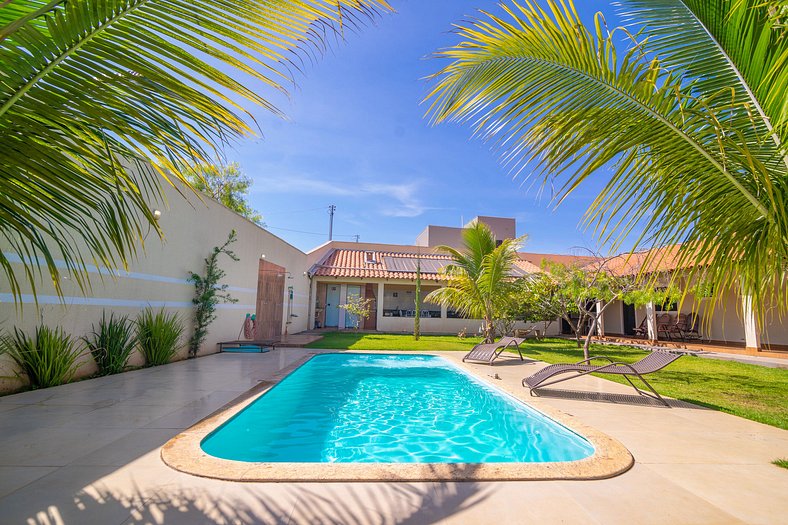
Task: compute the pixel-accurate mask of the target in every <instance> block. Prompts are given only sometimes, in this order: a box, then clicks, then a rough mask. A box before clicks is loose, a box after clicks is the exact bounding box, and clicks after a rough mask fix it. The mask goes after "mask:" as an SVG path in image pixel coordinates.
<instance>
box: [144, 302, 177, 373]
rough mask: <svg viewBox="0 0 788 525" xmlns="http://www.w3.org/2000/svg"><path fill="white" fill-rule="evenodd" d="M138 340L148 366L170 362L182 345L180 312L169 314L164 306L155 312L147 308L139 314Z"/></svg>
mask: <svg viewBox="0 0 788 525" xmlns="http://www.w3.org/2000/svg"><path fill="white" fill-rule="evenodd" d="M136 325H137V341H138V343H139V345H140V350H142V355H143V356H144V357H145V364H146V365H147V366H158V365H165V364H167V363H169V362H170V361H171V360H172V358H173V357H175V354H176V353H177V352H178V349H179V348H180V346H181V336H182V335H183V331H184V329H183V324H182V323H181V320H180V318H179V317H178V314H176V313H172V314H168V313H167V312H165V311H164V309H163V308H162V309H161V310H159V311H158V312H154V311H153V309H152V308H150V307H148V308H145V309H144V310H143V311H142V312H140V314H139V316H137V322H136Z"/></svg>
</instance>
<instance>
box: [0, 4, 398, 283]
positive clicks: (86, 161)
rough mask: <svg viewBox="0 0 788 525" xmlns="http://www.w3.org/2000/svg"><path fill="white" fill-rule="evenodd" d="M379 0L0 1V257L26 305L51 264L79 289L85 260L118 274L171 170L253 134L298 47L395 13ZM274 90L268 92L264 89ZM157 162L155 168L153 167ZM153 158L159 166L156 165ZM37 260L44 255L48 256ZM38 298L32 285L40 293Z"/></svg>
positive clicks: (202, 160) (307, 49) (55, 276)
mask: <svg viewBox="0 0 788 525" xmlns="http://www.w3.org/2000/svg"><path fill="white" fill-rule="evenodd" d="M389 9H390V7H389V6H388V4H387V3H386V2H385V0H362V1H357V0H291V1H288V2H270V1H268V0H203V1H200V2H191V1H186V0H170V1H166V2H164V1H158V0H156V1H153V0H68V1H67V0H52V1H47V2H43V1H41V0H2V1H0V72H2V73H0V196H2V198H1V199H0V238H3V239H4V240H5V241H7V242H8V243H9V244H10V248H9V250H6V252H8V251H10V252H12V253H14V254H15V255H18V256H19V257H21V258H22V264H23V267H22V269H21V271H20V269H19V267H18V266H17V265H16V264H12V263H11V262H10V259H9V258H8V257H7V256H6V255H4V253H2V252H0V268H2V271H3V273H4V274H5V276H6V278H7V279H8V281H9V282H10V289H11V292H12V293H13V294H14V296H15V297H17V298H18V296H19V294H20V293H21V292H20V286H21V284H20V281H24V282H27V283H29V284H30V285H31V286H35V283H36V281H37V279H38V278H39V277H40V275H39V271H38V269H39V265H40V266H42V267H45V268H46V270H45V272H46V273H48V276H47V277H51V282H52V284H53V285H54V286H55V289H56V291H57V293H59V294H60V293H62V291H61V289H60V282H61V272H62V271H64V270H63V269H62V268H59V264H56V260H55V257H57V258H60V259H62V260H64V261H65V273H67V274H68V275H69V276H71V278H72V279H74V281H75V282H77V283H78V284H79V285H80V286H81V287H83V289H85V288H87V287H88V286H89V282H88V281H89V271H88V269H89V267H88V265H93V264H99V265H102V266H107V267H113V268H117V267H123V266H124V265H125V264H126V263H127V262H128V261H129V260H130V259H131V258H133V256H134V255H135V254H136V251H137V249H138V246H139V245H140V244H141V243H142V240H143V238H144V236H145V234H146V232H147V230H148V229H152V230H153V231H155V232H156V233H159V234H160V233H161V232H160V230H159V226H158V225H157V222H156V220H155V218H154V217H153V213H152V211H151V208H152V206H150V203H151V201H153V200H156V199H158V198H159V197H160V196H161V193H160V184H161V178H162V177H163V178H164V179H165V180H167V181H169V180H170V177H176V178H178V179H180V180H181V181H182V182H187V181H186V180H185V179H184V178H183V176H182V175H181V174H180V172H179V169H178V168H179V167H180V166H184V165H186V166H189V165H198V164H207V163H210V161H211V159H213V158H215V157H216V155H217V154H218V155H221V152H222V148H223V147H224V146H225V145H226V144H228V143H230V142H232V141H233V140H237V139H240V138H242V137H249V136H252V135H254V134H255V131H256V129H257V123H256V122H254V119H253V118H252V116H251V112H250V111H248V109H247V108H246V107H245V106H252V107H259V108H263V109H264V110H267V111H270V112H272V113H273V114H275V115H281V113H280V111H279V110H278V109H277V108H276V107H274V105H273V104H272V103H271V102H270V101H269V100H267V98H266V97H264V96H263V95H261V94H260V93H258V92H256V91H255V90H253V87H252V86H254V87H255V88H259V87H262V88H263V89H266V90H268V91H270V92H284V91H286V87H287V85H288V84H289V83H290V82H291V81H290V79H291V78H292V62H291V61H293V60H297V57H298V54H299V50H300V51H301V52H304V53H309V55H310V56H312V53H311V51H312V49H311V47H312V46H315V47H316V48H318V49H322V48H323V47H324V45H325V43H326V39H327V38H333V36H334V35H335V34H337V33H339V34H341V33H342V32H343V31H344V28H345V27H347V26H358V25H361V24H363V23H364V22H365V21H366V20H367V19H369V18H374V15H375V13H377V12H380V11H388V10H389ZM269 98H270V97H269ZM149 162H150V163H149ZM151 165H152V166H153V167H150V166H151ZM39 257H40V258H43V261H44V262H42V263H39V262H38V261H39V259H38V258H39ZM33 293H34V294H35V293H36V290H35V288H34V289H33Z"/></svg>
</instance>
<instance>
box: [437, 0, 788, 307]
mask: <svg viewBox="0 0 788 525" xmlns="http://www.w3.org/2000/svg"><path fill="white" fill-rule="evenodd" d="M546 5H547V9H543V8H541V7H539V6H538V5H536V4H534V3H532V2H529V1H526V2H525V5H524V6H519V5H516V4H515V5H514V7H507V6H504V9H505V10H506V12H507V14H508V19H504V18H502V17H498V16H494V15H490V14H485V15H486V16H485V18H484V19H481V20H476V21H474V22H473V23H471V24H469V25H467V26H464V27H460V28H458V32H459V35H460V38H461V39H462V41H461V42H460V43H459V44H457V45H456V46H454V47H452V48H449V49H448V50H445V51H442V52H440V53H438V55H439V56H440V57H442V58H445V59H449V60H450V61H451V62H450V64H449V65H447V66H445V67H444V68H443V69H442V70H440V71H439V72H438V73H437V74H436V75H435V78H437V84H436V87H435V89H434V90H433V91H432V93H431V94H430V95H429V97H428V98H429V99H430V100H431V106H430V113H431V115H432V119H433V121H434V122H444V121H458V122H464V123H469V124H471V125H472V126H473V128H474V133H475V135H476V136H478V137H480V138H482V139H483V140H487V141H490V142H491V143H492V145H493V147H494V148H496V149H498V150H499V151H500V153H501V158H502V162H503V163H504V165H506V166H507V167H509V168H510V169H511V170H513V171H514V172H515V173H519V172H520V171H522V170H525V169H526V168H528V169H530V170H531V173H529V174H528V176H540V177H543V179H544V181H545V182H547V181H550V180H552V179H553V178H558V179H559V180H560V179H563V180H564V181H565V182H564V184H563V185H562V186H561V187H560V192H559V195H558V198H559V202H560V199H562V198H563V197H565V196H566V195H567V194H568V193H570V192H572V191H573V190H575V189H576V188H577V187H578V186H579V185H580V184H581V183H582V182H583V181H585V180H586V179H588V178H589V177H591V176H593V175H594V174H596V173H597V172H598V171H599V170H600V169H601V168H603V167H606V166H613V167H614V172H613V175H612V177H611V178H610V180H609V181H608V183H607V185H606V187H605V189H604V190H603V191H602V193H601V194H600V195H599V197H598V198H597V199H596V200H595V201H594V202H593V204H592V205H591V207H590V208H589V210H588V213H587V219H588V221H590V222H591V223H592V224H594V225H595V226H596V228H597V230H596V231H597V234H598V235H599V236H600V237H601V239H602V240H603V241H606V242H607V241H609V242H612V243H613V244H614V247H617V246H619V245H620V243H621V242H623V239H625V238H626V237H627V236H628V235H630V234H631V233H633V232H634V231H637V232H639V235H638V238H639V242H638V244H649V245H651V246H654V245H665V244H682V243H683V246H682V249H681V250H680V252H679V259H680V261H679V265H680V266H685V267H691V268H693V269H692V270H691V271H692V272H700V271H701V270H702V271H703V272H705V276H706V278H708V279H710V280H711V281H712V282H713V283H714V286H715V289H716V290H719V291H720V293H721V292H722V291H723V290H727V289H729V288H730V287H731V286H736V287H738V286H739V284H741V286H742V288H743V289H744V293H747V294H752V295H755V296H757V297H756V303H758V304H759V305H760V306H759V308H761V312H763V311H765V309H766V308H768V306H767V305H769V304H774V303H775V301H776V302H778V303H779V304H780V305H781V308H783V309H786V308H788V291H786V288H785V287H784V286H777V287H775V286H766V285H764V283H765V282H766V281H769V282H770V283H771V284H772V285H773V284H774V282H775V280H777V281H778V283H779V281H780V280H782V279H784V275H785V269H786V267H787V266H788V168H786V166H785V164H784V163H783V162H782V157H781V155H779V154H776V152H777V151H778V148H777V146H776V145H775V144H774V142H773V141H772V140H770V138H769V137H768V136H763V135H761V134H759V133H757V131H756V132H753V131H752V130H753V128H754V127H755V126H756V124H754V122H756V121H757V119H756V118H753V117H752V113H751V112H748V111H747V110H746V107H744V106H745V104H746V102H742V101H739V100H738V99H737V98H736V97H732V96H731V95H730V92H731V91H730V90H728V92H727V93H726V92H725V90H717V91H715V92H713V93H708V94H705V95H704V94H700V93H699V92H698V90H697V88H696V86H695V85H693V84H691V83H687V82H686V81H685V80H684V79H683V78H682V77H681V76H679V75H675V74H672V73H671V72H670V71H665V70H664V69H663V68H662V67H661V65H660V62H659V61H657V60H647V56H646V55H644V51H643V49H642V48H641V47H640V46H636V47H633V48H631V49H629V50H627V51H626V52H624V53H622V52H620V50H619V49H617V48H616V45H615V43H616V41H617V36H616V33H615V30H614V31H608V30H607V29H606V27H605V24H604V20H603V19H602V17H601V15H600V14H598V15H597V16H596V18H595V27H594V29H593V31H590V30H589V29H587V28H586V27H585V26H584V25H583V23H582V21H581V20H580V18H579V16H578V15H577V13H576V12H575V10H574V6H573V5H572V3H571V2H563V1H562V2H561V3H560V4H559V3H558V2H556V1H555V0H547V2H546ZM698 261H703V263H704V264H703V265H698V264H696V263H697V262H698Z"/></svg>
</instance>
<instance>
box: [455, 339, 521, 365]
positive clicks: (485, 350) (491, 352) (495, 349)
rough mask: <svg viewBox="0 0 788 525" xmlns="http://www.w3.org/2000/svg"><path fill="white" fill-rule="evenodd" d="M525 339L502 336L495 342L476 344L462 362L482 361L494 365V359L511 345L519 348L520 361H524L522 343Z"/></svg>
mask: <svg viewBox="0 0 788 525" xmlns="http://www.w3.org/2000/svg"><path fill="white" fill-rule="evenodd" d="M523 341H525V339H523V338H520V337H502V338H500V339H499V340H498V341H496V342H495V343H480V344H478V345H476V346H474V347H473V348H472V349H471V351H470V352H468V353H467V354H466V355H465V357H463V358H462V362H463V363H464V362H465V361H482V362H484V363H487V364H489V365H490V366H492V364H493V361H495V360H496V359H497V358H498V356H499V355H501V354H502V353H503V351H504V350H506V349H507V348H510V347H514V348H516V349H517V353H518V354H520V361H523V360H524V359H523V352H522V351H521V350H520V343H522V342H523Z"/></svg>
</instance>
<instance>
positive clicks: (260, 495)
mask: <svg viewBox="0 0 788 525" xmlns="http://www.w3.org/2000/svg"><path fill="white" fill-rule="evenodd" d="M213 483H215V486H212V487H204V488H183V487H181V486H176V485H170V486H167V487H160V488H158V489H157V490H155V492H149V491H145V490H142V489H141V488H140V487H139V486H137V485H136V484H134V485H133V487H132V488H129V489H125V490H124V489H120V490H118V489H110V488H108V487H106V486H104V485H103V483H102V482H97V483H94V484H92V485H91V486H90V487H87V488H86V489H83V490H81V491H79V492H78V493H76V494H73V496H72V497H62V496H65V495H53V497H52V500H51V501H50V502H49V503H48V504H46V506H45V508H41V509H38V510H37V511H36V512H33V513H31V515H30V516H29V517H28V518H27V520H26V523H29V524H35V525H50V524H51V523H70V522H73V523H109V522H112V523H120V521H122V522H123V523H139V524H143V523H145V524H147V523H165V524H167V525H176V524H181V523H183V524H197V523H199V524H213V523H216V524H218V523H222V524H225V523H265V524H274V523H276V524H289V523H293V524H297V523H309V524H310V525H324V524H325V525H328V524H339V523H341V524H347V525H361V524H369V523H392V524H398V525H415V524H431V523H437V522H439V521H441V520H443V519H445V518H447V517H450V516H452V515H454V514H457V513H460V512H463V511H465V510H467V509H469V508H471V507H473V506H475V505H477V504H479V503H482V502H483V501H485V500H486V499H487V498H488V497H489V495H490V493H491V487H488V488H485V487H483V486H482V485H480V484H478V483H467V482H466V483H440V484H433V483H420V484H411V485H405V484H391V483H369V484H365V485H347V484H341V483H334V484H332V483H327V484H321V485H322V486H321V487H319V488H318V487H316V486H315V485H314V484H297V483H294V484H288V485H283V484H267V483H260V484H249V485H247V487H248V489H247V490H246V491H244V492H243V493H242V494H240V495H237V496H236V497H232V498H227V497H226V495H224V494H222V492H223V490H222V489H223V485H225V484H224V482H211V485H213ZM59 496H61V497H59ZM124 516H125V517H126V518H127V519H126V518H124ZM110 517H112V518H110ZM64 518H65V519H64ZM108 519H110V521H106V520H108ZM116 519H119V521H115V520H116ZM72 520H74V521H72Z"/></svg>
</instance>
